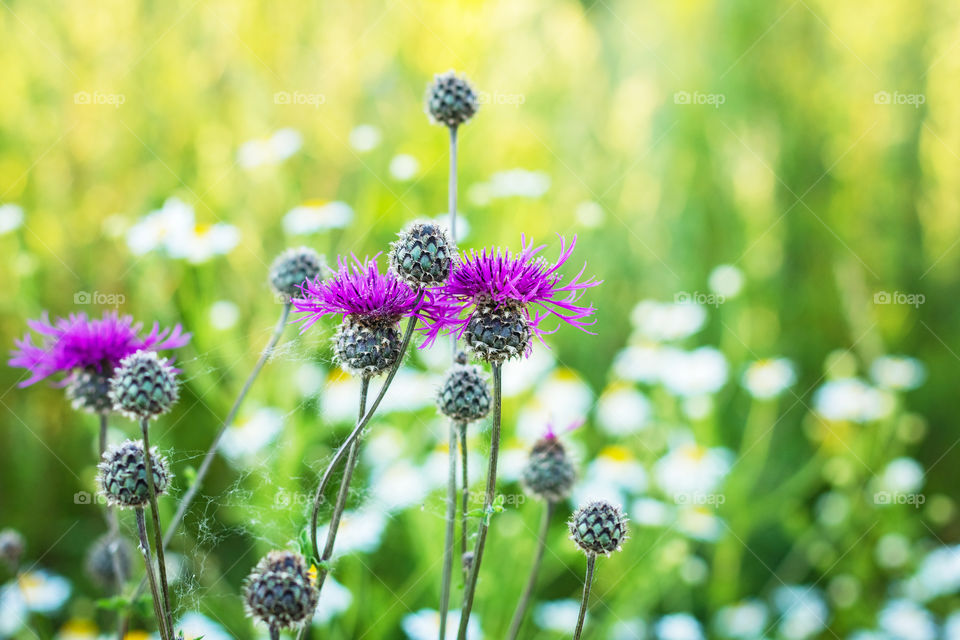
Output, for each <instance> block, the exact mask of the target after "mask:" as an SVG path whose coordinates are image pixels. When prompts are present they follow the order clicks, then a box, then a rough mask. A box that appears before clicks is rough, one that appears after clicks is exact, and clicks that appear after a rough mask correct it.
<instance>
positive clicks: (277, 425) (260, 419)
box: [220, 407, 283, 461]
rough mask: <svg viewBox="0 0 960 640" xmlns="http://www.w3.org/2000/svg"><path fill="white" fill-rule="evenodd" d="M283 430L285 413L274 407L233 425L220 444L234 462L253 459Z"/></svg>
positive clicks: (253, 414)
mask: <svg viewBox="0 0 960 640" xmlns="http://www.w3.org/2000/svg"><path fill="white" fill-rule="evenodd" d="M282 429H283V412H281V411H280V410H279V409H274V408H272V407H264V408H261V409H257V410H256V411H254V412H253V413H252V414H251V415H250V417H249V418H247V419H246V420H244V421H242V422H238V423H235V424H233V425H231V426H230V427H229V428H228V429H227V432H226V433H224V434H223V440H222V441H221V443H220V447H221V450H222V451H223V453H224V454H225V455H226V456H227V457H229V458H232V459H233V460H234V461H237V460H243V459H252V458H254V457H255V456H256V454H258V453H260V452H261V451H263V450H264V448H266V447H267V445H269V444H270V443H271V442H273V441H274V440H275V439H276V437H277V435H278V434H279V433H280V431H281V430H282Z"/></svg>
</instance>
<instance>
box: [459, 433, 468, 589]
mask: <svg viewBox="0 0 960 640" xmlns="http://www.w3.org/2000/svg"><path fill="white" fill-rule="evenodd" d="M460 483H461V487H462V488H461V497H460V559H461V565H463V563H462V560H463V557H464V556H465V555H467V538H468V537H469V535H468V531H469V527H468V524H467V510H468V509H469V508H470V507H469V503H470V480H469V479H468V477H467V423H466V422H461V423H460ZM468 576H469V571H468V569H467V567H466V565H463V579H464V580H466V579H467V577H468Z"/></svg>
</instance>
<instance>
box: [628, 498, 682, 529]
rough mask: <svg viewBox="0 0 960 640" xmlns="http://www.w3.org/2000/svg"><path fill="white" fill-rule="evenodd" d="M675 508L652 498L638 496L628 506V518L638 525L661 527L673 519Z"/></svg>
mask: <svg viewBox="0 0 960 640" xmlns="http://www.w3.org/2000/svg"><path fill="white" fill-rule="evenodd" d="M675 510H676V508H675V507H674V506H673V505H669V504H666V503H664V502H661V501H659V500H655V499H654V498H638V499H637V500H634V502H633V504H632V505H631V506H630V519H631V520H632V521H633V522H635V523H637V524H638V525H644V526H648V527H663V526H666V525H667V524H669V523H670V522H672V521H673V519H674V515H675V513H674V512H675Z"/></svg>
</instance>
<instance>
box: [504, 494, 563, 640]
mask: <svg viewBox="0 0 960 640" xmlns="http://www.w3.org/2000/svg"><path fill="white" fill-rule="evenodd" d="M556 506H557V503H555V502H553V501H552V500H548V501H547V505H546V507H545V508H544V510H543V520H542V521H541V522H540V535H539V536H537V551H536V554H535V555H534V556H533V567H531V569H530V578H529V579H528V580H527V586H526V588H525V589H524V590H523V595H522V596H521V597H520V603H519V604H518V605H517V610H516V611H515V612H514V613H513V620H512V621H511V622H510V632H509V633H508V634H507V638H508V640H516V637H517V634H518V633H520V625H521V624H523V617H524V615H526V613H527V607H528V606H529V605H530V598H531V596H532V595H533V590H534V588H536V586H537V576H538V575H539V574H540V563H542V562H543V552H544V551H545V550H546V548H547V532H548V531H550V519H551V518H552V517H553V512H554V510H555V509H556Z"/></svg>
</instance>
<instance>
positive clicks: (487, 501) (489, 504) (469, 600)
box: [457, 363, 503, 640]
mask: <svg viewBox="0 0 960 640" xmlns="http://www.w3.org/2000/svg"><path fill="white" fill-rule="evenodd" d="M491 369H492V370H493V427H492V429H491V431H490V464H489V466H488V467H487V491H486V496H485V497H484V500H483V517H482V518H480V525H479V527H478V529H477V544H476V546H475V547H474V551H473V566H472V567H471V570H470V579H469V580H468V581H467V584H466V588H465V590H464V593H463V609H462V611H461V612H460V629H459V631H458V632H457V638H458V640H467V624H468V623H469V622H470V611H471V610H472V609H473V597H474V595H476V589H477V577H478V576H479V575H480V563H481V562H482V561H483V548H484V545H485V544H486V542H487V530H488V529H489V528H490V516H491V515H492V514H493V499H494V498H495V497H496V490H497V460H498V458H499V457H500V414H501V412H502V408H503V407H502V404H503V403H502V397H501V393H500V388H501V386H502V385H501V380H502V371H503V365H502V364H500V363H491Z"/></svg>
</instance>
